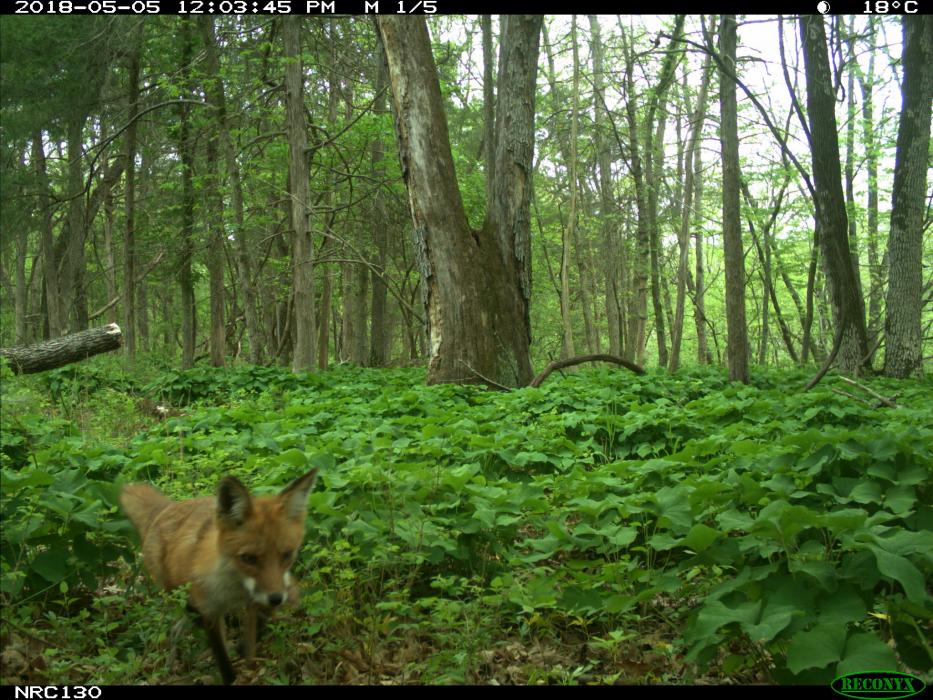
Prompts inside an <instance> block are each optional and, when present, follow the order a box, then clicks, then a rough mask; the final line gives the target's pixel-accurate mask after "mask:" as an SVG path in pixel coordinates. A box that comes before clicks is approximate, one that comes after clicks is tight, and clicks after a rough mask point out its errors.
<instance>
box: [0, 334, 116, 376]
mask: <svg viewBox="0 0 933 700" xmlns="http://www.w3.org/2000/svg"><path fill="white" fill-rule="evenodd" d="M120 341H121V335H120V327H119V326H118V325H117V324H115V323H111V324H109V325H106V326H101V327H100V328H92V329H90V330H86V331H80V332H78V333H72V334H71V335H65V336H62V337H60V338H53V339H52V340H47V341H45V342H43V343H37V344H36V345H28V346H25V347H15V348H3V349H0V357H5V358H6V359H7V360H9V362H10V367H11V368H12V370H13V372H15V373H16V374H33V373H35V372H44V371H45V370H48V369H55V368H56V367H62V366H64V365H67V364H70V363H72V362H78V361H79V360H84V359H87V358H88V357H91V356H92V355H97V354H99V353H102V352H110V351H111V350H116V349H117V348H119V347H120Z"/></svg>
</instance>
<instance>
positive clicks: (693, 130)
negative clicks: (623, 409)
mask: <svg viewBox="0 0 933 700" xmlns="http://www.w3.org/2000/svg"><path fill="white" fill-rule="evenodd" d="M712 66H713V61H712V57H711V56H709V55H707V56H706V61H705V62H704V64H703V74H702V76H703V77H702V79H701V83H700V93H699V95H697V103H696V109H695V110H694V112H693V115H692V117H691V119H690V134H689V136H688V137H687V144H686V148H685V151H686V153H685V155H684V188H683V192H684V203H683V207H682V208H681V212H680V231H679V235H678V236H677V243H678V245H679V249H680V257H679V258H678V264H677V301H676V306H675V310H674V323H673V325H672V327H671V361H670V365H669V367H668V369H669V370H670V371H671V372H676V371H677V370H678V369H679V368H680V345H681V342H682V341H683V335H684V306H685V297H686V293H687V273H688V271H689V267H688V265H689V263H690V221H691V219H692V218H694V215H695V214H699V212H700V210H701V208H702V202H696V204H694V200H693V190H694V179H695V177H696V173H695V172H694V159H695V158H696V157H697V154H698V151H699V145H700V134H701V133H702V132H703V124H704V122H705V121H706V101H707V87H708V84H709V81H710V76H711V74H712ZM694 207H695V209H694Z"/></svg>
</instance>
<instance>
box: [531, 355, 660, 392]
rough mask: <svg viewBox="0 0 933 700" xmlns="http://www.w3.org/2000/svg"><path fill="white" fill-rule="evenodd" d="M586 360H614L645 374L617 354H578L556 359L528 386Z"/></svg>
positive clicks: (537, 383)
mask: <svg viewBox="0 0 933 700" xmlns="http://www.w3.org/2000/svg"><path fill="white" fill-rule="evenodd" d="M584 362H612V363H613V364H616V365H622V366H623V367H625V369H628V370H631V371H632V372H634V373H635V374H644V373H645V370H644V369H643V368H641V367H639V366H638V365H636V364H635V363H634V362H629V361H628V360H623V359H622V358H621V357H616V356H615V355H577V356H576V357H570V358H567V359H566V360H555V361H554V362H552V363H550V364H549V365H548V366H547V367H545V368H544V369H543V370H541V373H540V374H538V376H537V377H535V378H534V379H532V380H531V383H530V384H529V385H528V386H531V387H539V386H541V384H542V383H543V382H544V380H545V379H547V378H548V375H550V374H551V372H554V371H556V370H559V369H564V368H565V367H573V366H574V365H582V364H583V363H584Z"/></svg>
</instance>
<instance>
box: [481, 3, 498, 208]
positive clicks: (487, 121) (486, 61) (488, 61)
mask: <svg viewBox="0 0 933 700" xmlns="http://www.w3.org/2000/svg"><path fill="white" fill-rule="evenodd" d="M479 21H480V30H481V32H482V34H483V165H485V167H486V201H487V202H491V201H492V186H493V183H494V182H495V181H496V84H495V79H494V78H493V76H494V75H495V70H496V60H495V58H496V57H495V54H494V53H493V51H492V17H491V16H490V15H481V16H480V18H479Z"/></svg>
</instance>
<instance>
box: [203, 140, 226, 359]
mask: <svg viewBox="0 0 933 700" xmlns="http://www.w3.org/2000/svg"><path fill="white" fill-rule="evenodd" d="M217 170H218V155H217V136H216V134H213V135H211V136H209V137H208V139H207V174H206V177H205V178H204V179H205V189H206V195H205V201H206V204H207V207H206V211H205V212H204V215H205V219H206V222H205V223H206V228H207V231H208V235H207V240H208V250H207V271H208V277H209V279H210V299H211V333H210V355H211V366H212V367H223V365H224V356H225V354H226V350H227V333H226V326H225V323H224V314H225V308H224V306H225V289H224V267H225V265H224V258H225V254H224V246H225V240H226V239H225V238H224V235H223V214H224V207H223V199H222V197H221V194H220V189H219V188H220V183H219V181H218V180H219V178H218V177H217Z"/></svg>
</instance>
